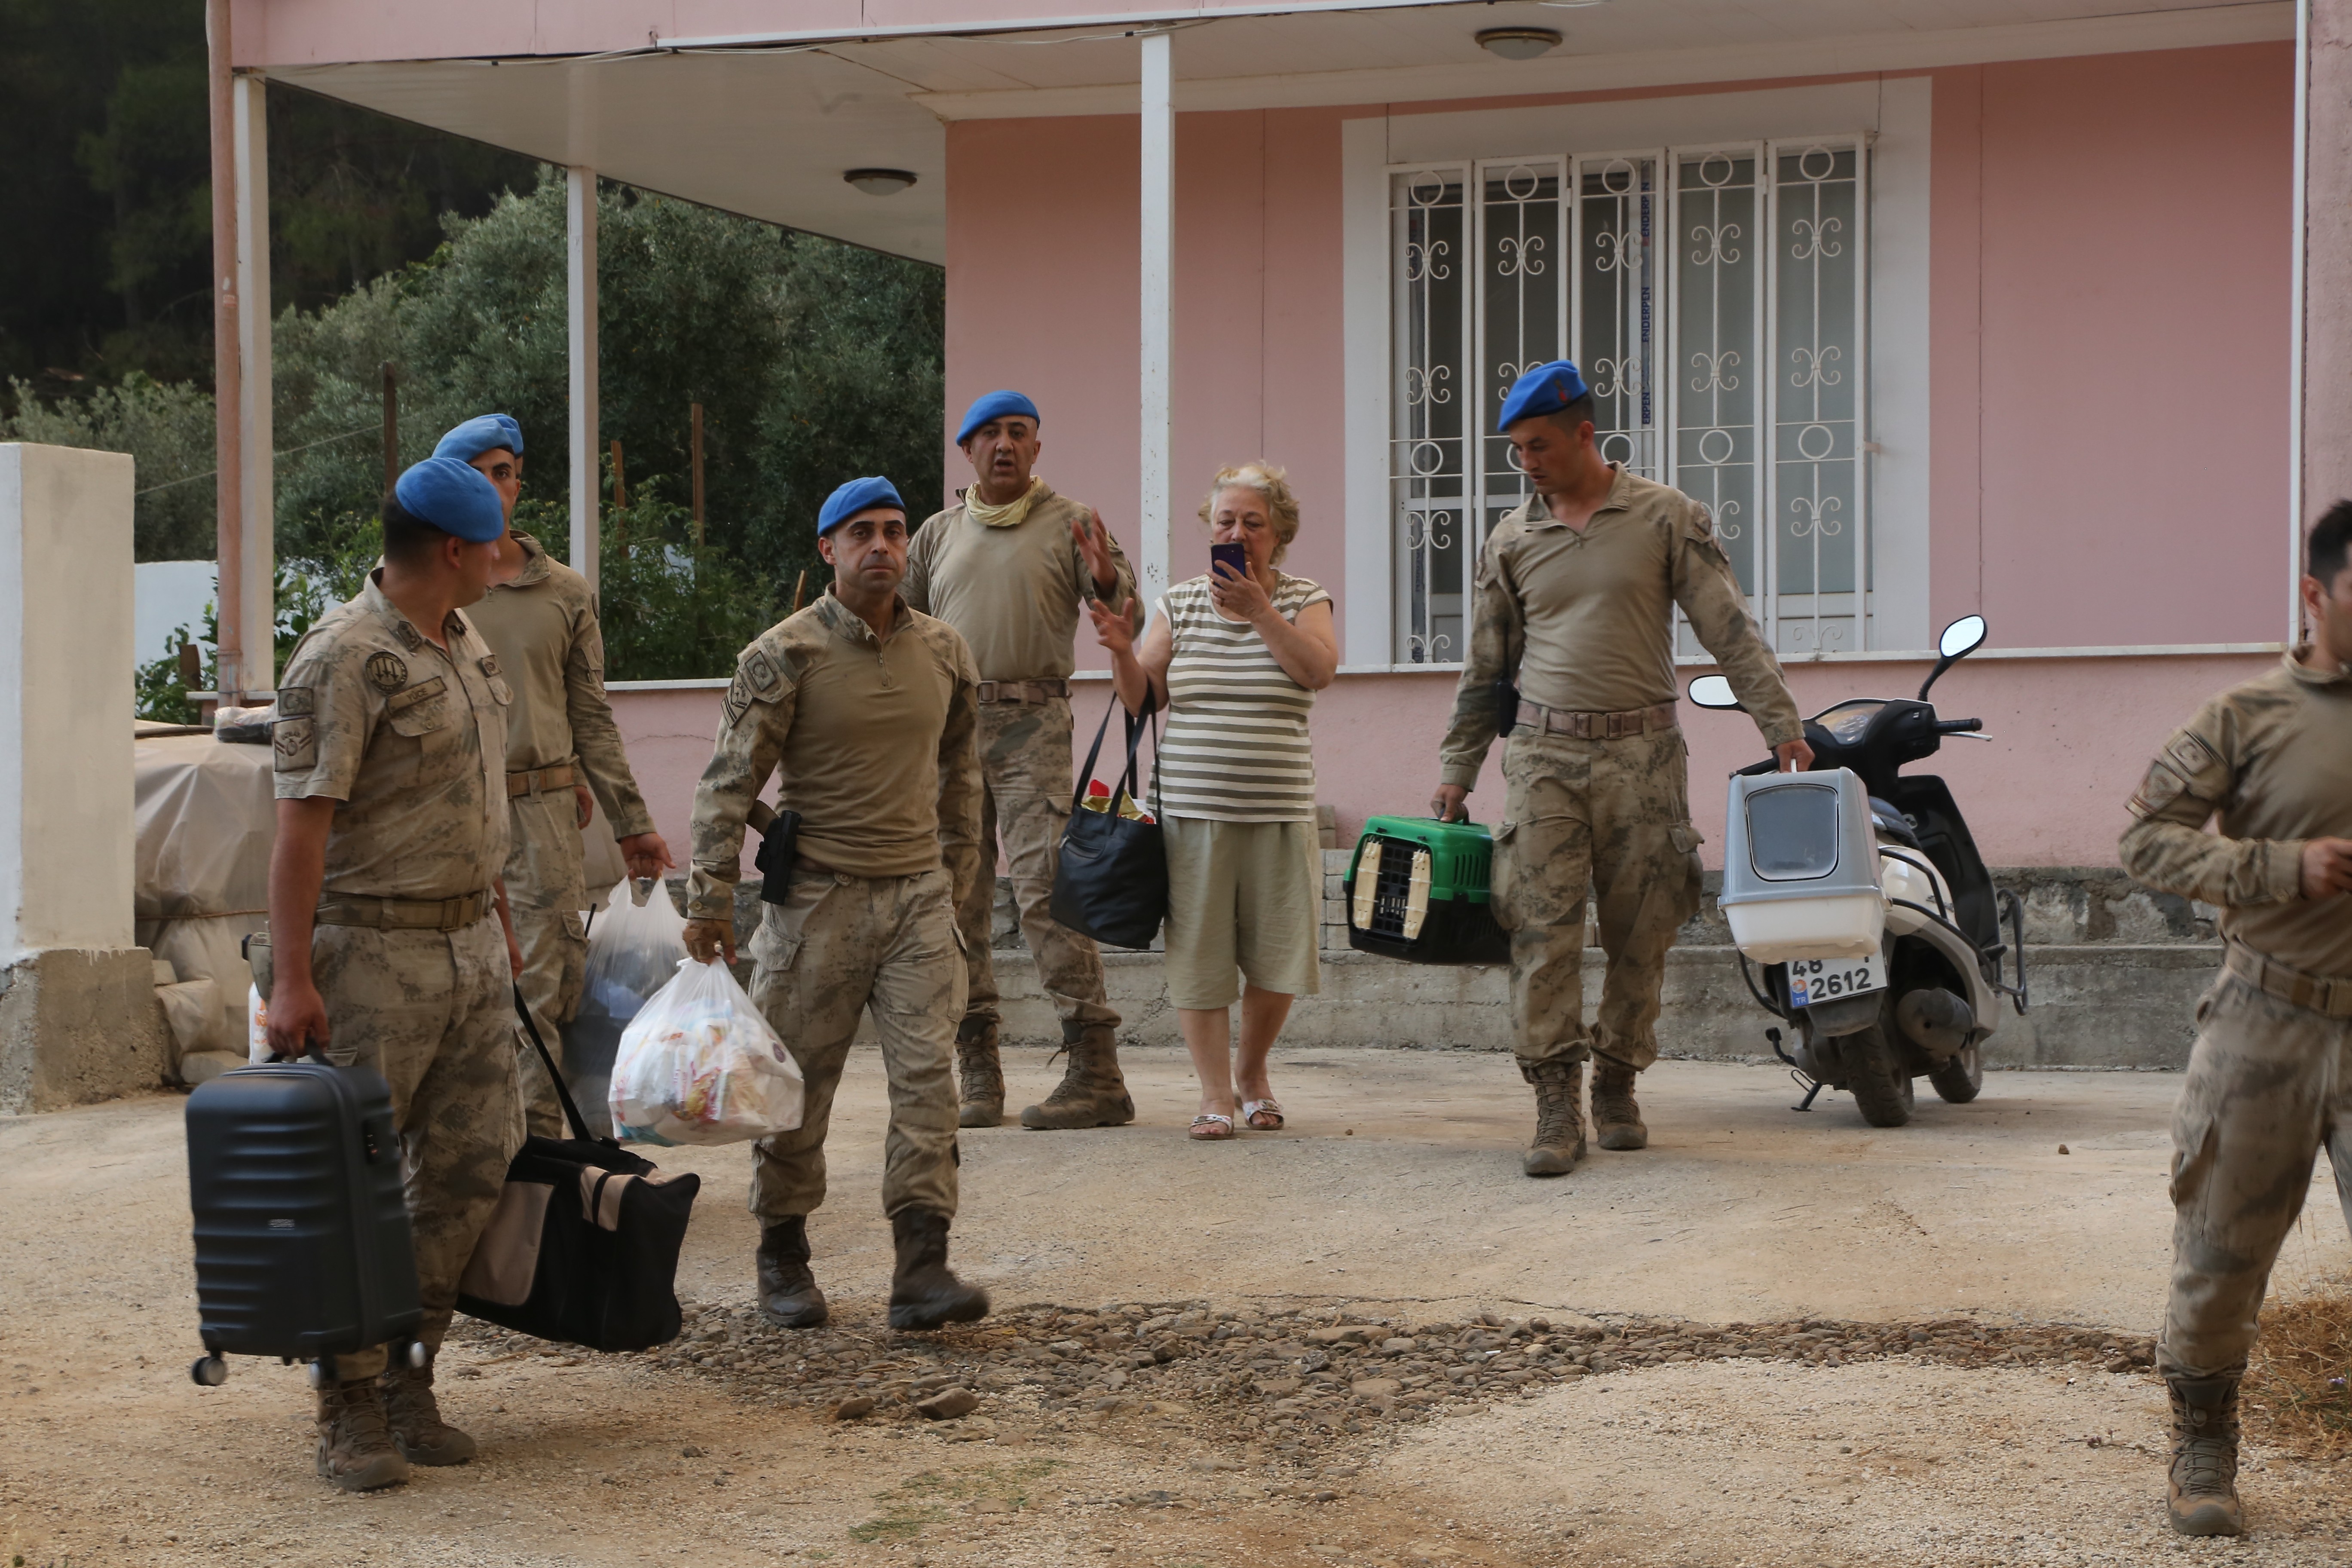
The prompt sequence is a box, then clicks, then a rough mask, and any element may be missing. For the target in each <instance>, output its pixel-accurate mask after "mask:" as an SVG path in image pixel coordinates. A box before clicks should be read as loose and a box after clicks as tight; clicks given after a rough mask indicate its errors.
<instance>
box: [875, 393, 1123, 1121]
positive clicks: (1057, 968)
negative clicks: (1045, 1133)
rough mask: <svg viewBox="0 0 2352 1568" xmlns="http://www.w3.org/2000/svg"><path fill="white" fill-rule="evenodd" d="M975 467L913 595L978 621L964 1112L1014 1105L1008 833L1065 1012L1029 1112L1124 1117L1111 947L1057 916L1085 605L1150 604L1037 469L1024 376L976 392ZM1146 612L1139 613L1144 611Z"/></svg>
mask: <svg viewBox="0 0 2352 1568" xmlns="http://www.w3.org/2000/svg"><path fill="white" fill-rule="evenodd" d="M956 445H957V446H959V447H961V448H963V454H964V456H965V457H966V458H969V459H970V460H971V467H972V475H973V478H972V483H971V487H970V488H969V489H966V490H964V491H963V493H962V494H961V496H959V497H958V498H957V500H956V503H955V504H954V505H952V506H950V507H949V508H948V509H947V510H944V511H940V512H937V513H934V514H933V515H932V516H931V517H930V518H929V519H928V520H927V521H925V522H924V523H923V526H922V528H921V529H920V530H919V531H918V532H917V533H916V535H915V541H914V544H913V546H912V547H911V548H910V549H909V550H908V555H907V582H906V587H905V590H904V592H905V594H906V597H907V603H908V605H912V606H913V607H914V608H915V609H917V610H919V611H921V612H922V613H924V614H926V615H934V616H939V617H940V619H941V620H943V621H945V622H947V623H948V625H950V626H953V627H955V629H956V630H957V631H958V632H961V634H962V635H963V638H964V641H965V642H967V643H968V644H970V645H971V652H972V658H973V659H974V660H975V661H976V662H977V664H978V666H979V668H980V766H981V779H982V790H981V828H980V844H981V855H982V860H983V862H984V865H983V868H982V870H983V874H982V877H981V879H980V880H979V881H977V882H975V883H974V884H973V885H972V888H971V891H970V892H969V893H968V894H967V895H966V896H965V898H964V900H963V902H962V903H961V905H960V906H959V907H958V910H957V919H958V921H959V923H960V924H961V927H962V929H963V940H964V947H965V950H966V951H967V952H969V953H970V954H971V1000H970V1001H969V1002H968V1003H967V1004H966V1005H965V1011H964V1016H963V1021H962V1023H961V1025H960V1026H958V1028H957V1030H956V1067H957V1070H958V1074H959V1076H960V1077H961V1080H962V1095H961V1100H962V1103H961V1108H960V1110H959V1116H958V1120H959V1121H960V1122H961V1125H963V1126H966V1127H994V1126H995V1125H997V1124H998V1123H999V1122H1000V1121H1003V1119H1004V1069H1003V1059H1002V1057H1001V1056H1000V1054H999V1051H998V1047H997V1033H998V1028H999V1025H1000V1023H1001V1016H1000V1015H999V1012H998V1009H997V992H996V966H995V963H994V960H993V957H992V953H991V952H990V948H989V942H990V935H991V931H990V927H991V923H992V915H993V913H994V907H995V901H996V879H995V878H994V877H993V876H992V875H987V874H986V873H987V872H988V871H990V870H992V869H993V868H994V866H995V858H996V846H997V843H998V840H999V839H1000V838H1001V839H1002V840H1003V845H1004V858H1005V859H1006V861H1007V862H1008V863H1009V864H1010V865H1011V867H1012V870H1013V903H1014V905H1015V906H1016V907H1017V908H1018V909H1019V910H1020V912H1021V931H1022V934H1023V935H1024V937H1026V938H1027V939H1028V942H1029V952H1030V953H1031V955H1032V956H1033V957H1034V958H1035V959H1036V961H1037V981H1038V984H1040V985H1042V986H1043V987H1044V988H1045V994H1047V995H1048V996H1051V997H1052V998H1053V999H1054V1010H1055V1012H1056V1013H1057V1014H1059V1015H1060V1016H1061V1024H1062V1050H1063V1051H1064V1052H1066V1053H1067V1054H1068V1057H1069V1061H1068V1066H1067V1068H1066V1071H1065V1072H1064V1073H1063V1076H1062V1081H1061V1082H1060V1083H1059V1084H1057V1085H1055V1088H1054V1090H1053V1092H1052V1093H1050V1094H1048V1095H1047V1096H1046V1097H1045V1100H1044V1101H1043V1102H1042V1103H1040V1104H1036V1105H1033V1106H1030V1107H1029V1108H1028V1109H1027V1110H1024V1111H1022V1113H1021V1125H1022V1126H1024V1127H1030V1128H1039V1129H1069V1128H1080V1127H1115V1126H1119V1125H1122V1124H1124V1123H1126V1122H1129V1121H1134V1120H1135V1101H1134V1100H1132V1099H1130V1098H1129V1095H1128V1092H1127V1080H1126V1079H1125V1078H1124V1077H1123V1076H1121V1074H1120V1072H1119V1068H1118V1014H1117V1013H1116V1012H1114V1011H1112V1009H1111V1007H1110V1006H1109V1005H1108V1003H1107V1002H1106V1001H1105V1000H1104V994H1103V967H1102V955H1101V954H1100V953H1099V952H1097V951H1096V948H1095V944H1094V943H1093V942H1090V941H1088V940H1087V938H1085V937H1083V936H1080V935H1079V934H1078V933H1077V932H1076V931H1071V930H1070V929H1069V928H1068V927H1066V926H1064V925H1061V924H1059V923H1057V922H1056V921H1055V919H1054V916H1053V910H1052V908H1051V904H1052V900H1053V892H1054V873H1055V868H1056V866H1057V865H1058V863H1059V861H1060V858H1061V848H1062V827H1063V824H1064V822H1065V821H1066V819H1067V818H1068V816H1069V814H1070V775H1071V769H1070V672H1071V671H1072V670H1073V669H1075V668H1077V661H1076V657H1075V655H1074V653H1073V651H1072V649H1073V645H1074V642H1075V639H1076V635H1077V627H1078V612H1079V606H1080V605H1083V604H1085V603H1086V602H1087V601H1089V600H1091V601H1095V602H1097V603H1100V604H1102V605H1107V606H1108V607H1110V608H1112V609H1114V610H1116V609H1118V608H1119V607H1120V606H1122V605H1124V606H1127V607H1128V609H1129V614H1130V615H1133V614H1134V612H1135V610H1136V608H1137V607H1138V604H1137V599H1136V595H1135V573H1134V571H1133V569H1132V568H1131V567H1129V565H1128V562H1127V557H1126V555H1125V554H1124V553H1123V552H1121V551H1120V550H1119V547H1118V541H1117V540H1115V539H1113V538H1112V537H1111V536H1110V532H1109V531H1108V529H1106V528H1104V527H1103V521H1102V517H1101V515H1100V514H1099V513H1097V511H1095V510H1094V509H1093V508H1091V507H1088V506H1086V505H1084V504H1083V503H1081V502H1078V501H1075V500H1070V499H1069V498H1068V497H1067V496H1063V495H1057V494H1055V491H1054V489H1053V488H1052V487H1051V486H1049V485H1048V484H1046V483H1045V480H1044V479H1040V478H1038V477H1037V476H1036V475H1035V474H1034V473H1033V472H1032V471H1031V470H1032V469H1033V468H1034V467H1035V466H1036V462H1037V454H1038V451H1039V450H1040V447H1041V442H1040V440H1039V437H1038V415H1037V405H1035V404H1034V403H1033V402H1031V401H1030V400H1029V399H1028V398H1027V397H1026V396H1024V395H1022V394H1020V393H1018V392H992V393H990V394H988V395H986V396H984V397H982V398H981V399H980V400H979V401H978V402H976V403H974V404H973V405H971V409H970V410H969V411H968V412H967V413H966V414H965V415H964V416H963V423H962V425H961V426H959V427H958V428H957V431H956ZM1135 624H1136V625H1137V626H1141V625H1142V623H1141V621H1140V620H1137V621H1136V623H1135Z"/></svg>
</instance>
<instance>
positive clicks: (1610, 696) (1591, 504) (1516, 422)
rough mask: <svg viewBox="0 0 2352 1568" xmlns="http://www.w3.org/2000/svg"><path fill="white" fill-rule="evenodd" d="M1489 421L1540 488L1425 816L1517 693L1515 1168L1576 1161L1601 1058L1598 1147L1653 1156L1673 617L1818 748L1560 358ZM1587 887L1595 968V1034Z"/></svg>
mask: <svg viewBox="0 0 2352 1568" xmlns="http://www.w3.org/2000/svg"><path fill="white" fill-rule="evenodd" d="M1500 428H1501V430H1502V432H1503V434H1504V435H1505V436H1506V437H1508V438H1509V439H1510V442H1511V445H1512V447H1513V448H1514V449H1515V450H1516V451H1517V454H1518V458H1519V461H1520V463H1521V465H1522V466H1523V467H1524V468H1525V469H1526V471H1527V475H1528V483H1529V484H1530V486H1531V487H1532V488H1533V489H1534V490H1535V493H1534V494H1533V495H1531V496H1529V497H1528V500H1526V501H1525V502H1524V503H1522V504H1521V505H1520V506H1518V507H1517V508H1516V509H1515V510H1512V511H1511V512H1510V513H1509V515H1507V516H1506V517H1505V518H1504V519H1503V521H1501V522H1500V523H1499V524H1497V525H1496V528H1495V531H1493V532H1492V533H1491V534H1489V535H1488V536H1487V540H1486V552H1485V554H1484V555H1483V556H1481V557H1480V559H1479V563H1478V574H1477V581H1476V586H1475V590H1474V596H1473V600H1472V611H1471V614H1472V616H1473V620H1472V625H1471V631H1470V655H1469V658H1468V659H1467V660H1466V661H1465V663H1464V665H1463V667H1462V679H1461V684H1460V686H1459V687H1458V688H1457V689H1456V691H1455V695H1454V719H1453V722H1452V724H1451V725H1450V726H1449V727H1448V729H1447V730H1446V733H1445V741H1444V747H1443V750H1442V752H1441V753H1440V756H1441V761H1442V764H1443V765H1442V768H1441V770H1440V773H1439V777H1440V780H1441V783H1440V784H1439V785H1438V789H1437V793H1436V795H1435V796H1434V797H1433V799H1432V801H1431V802H1430V809H1431V811H1432V812H1433V814H1435V815H1436V816H1439V817H1441V818H1444V819H1447V820H1454V819H1458V818H1461V817H1463V816H1465V815H1466V802H1465V797H1466V796H1467V795H1468V794H1469V792H1470V789H1471V787H1472V786H1473V785H1475V784H1476V783H1477V781H1478V771H1479V769H1480V768H1481V767H1482V766H1484V765H1485V763H1486V748H1487V747H1488V746H1489V745H1490V744H1491V743H1492V742H1493V741H1494V739H1495V735H1496V729H1497V723H1496V700H1497V689H1498V686H1500V685H1502V684H1503V683H1507V682H1514V681H1515V682H1516V683H1517V691H1518V693H1519V697H1520V700H1519V704H1518V717H1517V723H1516V724H1515V725H1514V726H1513V728H1512V729H1511V731H1510V734H1509V738H1508V739H1507V741H1506V742H1505V744H1504V749H1503V781H1504V786H1505V794H1504V797H1503V820H1502V821H1501V822H1500V823H1498V824H1496V827H1495V860H1494V874H1493V875H1494V880H1493V899H1494V910H1495V915H1496V920H1497V921H1499V922H1500V923H1501V924H1502V926H1503V927H1504V929H1505V930H1507V931H1509V932H1510V933H1511V1026H1512V1033H1513V1037H1514V1043H1515V1046H1516V1048H1517V1054H1518V1061H1519V1073H1520V1076H1521V1077H1523V1078H1525V1079H1527V1081H1528V1083H1530V1084H1531V1085H1533V1086H1534V1088H1535V1091H1536V1135H1535V1141H1534V1142H1533V1143H1532V1144H1531V1145H1530V1146H1529V1148H1528V1152H1527V1156H1526V1159H1525V1160H1524V1162H1523V1168H1524V1169H1525V1170H1526V1172H1527V1173H1528V1175H1530V1176H1559V1175H1565V1174H1567V1173H1569V1172H1570V1171H1572V1170H1574V1169H1575V1168H1576V1163H1577V1161H1578V1160H1580V1158H1582V1157H1583V1153H1584V1122H1583V1107H1582V1105H1581V1103H1580V1101H1581V1098H1582V1093H1583V1088H1584V1083H1583V1079H1584V1062H1585V1058H1586V1057H1587V1056H1588V1055H1590V1056H1593V1057H1596V1058H1598V1060H1597V1063H1596V1065H1595V1068H1594V1071H1593V1081H1592V1120H1593V1122H1594V1131H1595V1134H1596V1137H1597V1139H1598V1141H1599V1142H1600V1144H1601V1147H1602V1148H1604V1149H1639V1148H1642V1147H1643V1146H1644V1145H1645V1144H1647V1143H1648V1142H1649V1129H1648V1128H1647V1127H1646V1126H1644V1125H1643V1121H1642V1115H1641V1108H1640V1106H1639V1105H1638V1104H1637V1103H1636V1101H1635V1100H1634V1097H1633V1083H1634V1078H1635V1075H1636V1074H1638V1073H1640V1072H1641V1071H1642V1070H1643V1068H1646V1067H1648V1066H1649V1065H1650V1064H1651V1063H1652V1062H1653V1061H1654V1060H1656V1059H1657V1055H1658V1042H1657V1037H1656V1033H1655V1026H1656V1023H1657V1018H1658V994H1659V991H1660V988H1661V987H1662V986H1663V985H1664V982H1665V962H1666V950H1667V949H1668V948H1670V947H1672V946H1673V945H1674V940H1675V931H1676V930H1677V929H1678V928H1679V927H1680V926H1681V925H1682V923H1683V922H1684V921H1686V920H1688V919H1690V917H1691V916H1692V915H1693V914H1695V913H1696V912H1697V910H1698V904H1699V894H1700V881H1699V878H1700V870H1699V858H1698V846H1699V844H1700V842H1701V840H1700V837H1699V834H1698V832H1697V831H1696V829H1695V828H1693V827H1692V826H1691V822H1690V792H1689V779H1688V773H1689V766H1688V763H1689V759H1688V753H1687V752H1685V749H1684V746H1683V737H1682V731H1681V730H1680V728H1679V727H1678V726H1677V725H1676V723H1675V660H1674V652H1675V650H1674V610H1675V606H1676V605H1680V606H1681V608H1682V611H1683V614H1684V615H1685V616H1686V617H1688V619H1689V621H1690V625H1691V629H1692V631H1693V632H1695V633H1696V635H1697V637H1698V639H1699V641H1700V642H1701V643H1703V644H1704V645H1706V649H1707V651H1708V652H1710V653H1712V654H1713V655H1715V657H1716V659H1717V662H1718V663H1719V664H1721V665H1722V667H1723V672H1724V674H1725V675H1726V676H1727V677H1729V678H1730V680H1731V684H1732V687H1733V689H1735V690H1736V691H1738V694H1739V698H1740V700H1741V702H1742V703H1743V704H1744V705H1745V706H1746V708H1747V710H1748V712H1749V713H1750V714H1752V715H1754V716H1755V719H1756V722H1757V727H1758V728H1759V729H1760V730H1762V731H1764V739H1765V741H1766V742H1767V743H1769V745H1770V746H1771V747H1772V749H1773V750H1774V752H1776V753H1777V754H1778V755H1779V756H1780V763H1781V765H1782V766H1783V767H1790V768H1802V767H1805V766H1806V765H1807V764H1809V763H1811V761H1812V752H1811V748H1810V747H1808V746H1807V745H1806V744H1805V742H1804V740H1803V738H1802V726H1801V722H1800V721H1799V719H1798V716H1797V707H1796V703H1795V702H1794V700H1791V699H1790V696H1789V689H1788V686H1787V684H1786V683H1785V682H1784V681H1783V680H1782V679H1781V676H1780V663H1779V661H1778V660H1776V659H1775V658H1773V657H1772V653H1771V650H1770V649H1769V648H1768V647H1765V646H1764V643H1763V640H1762V639H1761V638H1760V637H1759V636H1758V635H1757V631H1756V624H1755V623H1754V622H1753V621H1752V620H1750V619H1749V618H1748V609H1747V601H1746V599H1745V598H1744V597H1743V595H1741V593H1740V590H1739V583H1738V579H1737V578H1736V577H1734V576H1733V574H1732V571H1731V565H1730V563H1729V562H1728V561H1727V560H1726V559H1725V558H1724V553H1723V550H1722V547H1721V546H1720V545H1718V544H1717V542H1716V538H1715V529H1714V526H1713V524H1712V522H1711V521H1710V520H1709V519H1708V517H1707V512H1706V508H1705V507H1703V506H1701V505H1700V504H1699V503H1698V502H1696V501H1695V500H1691V499H1690V497H1688V496H1686V495H1684V494H1683V493H1681V492H1680V491H1679V490H1675V489H1668V488H1667V487H1666V486H1664V485H1661V484H1655V483H1653V482H1652V481H1650V480H1648V479H1637V478H1635V477H1634V476H1633V475H1632V474H1630V473H1627V472H1625V471H1624V470H1623V469H1622V468H1618V467H1617V466H1616V465H1614V464H1612V463H1611V462H1609V461H1608V460H1606V459H1605V458H1602V457H1601V453H1600V450H1599V448H1598V447H1596V446H1595V445H1594V444H1593V438H1592V400H1591V395H1590V394H1589V393H1588V392H1587V391H1586V389H1585V385H1584V382H1583V378H1582V377H1581V376H1580V375H1579V374H1577V369H1576V366H1574V365H1573V364H1571V363H1569V362H1568V361H1566V360H1559V361H1555V362H1553V363H1549V364H1544V365H1538V366H1537V367H1536V368H1535V369H1533V370H1530V371H1529V372H1528V373H1527V374H1525V375H1524V376H1522V377H1520V378H1519V381H1518V383H1517V384H1516V385H1515V386H1513V387H1512V389H1511V394H1510V396H1509V397H1508V398H1507V400H1506V401H1505V402H1504V405H1503V409H1502V416H1501V421H1500ZM1588 889H1589V890H1590V891H1591V894H1592V896H1593V901H1594V905H1595V910H1596V914H1597V916H1598V923H1599V925H1600V929H1601V947H1602V949H1603V950H1604V951H1605V952H1607V953H1608V955H1609V967H1608V973H1607V977H1606V979H1605V980H1604V981H1603V982H1602V986H1601V1013H1600V1017H1599V1020H1598V1021H1597V1022H1596V1024H1595V1025H1594V1026H1593V1029H1592V1032H1591V1036H1590V1037H1587V1035H1586V1032H1585V1027H1584V910H1585V899H1586V895H1587V891H1588Z"/></svg>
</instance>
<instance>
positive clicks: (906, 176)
mask: <svg viewBox="0 0 2352 1568" xmlns="http://www.w3.org/2000/svg"><path fill="white" fill-rule="evenodd" d="M841 177H842V178H843V179H845V180H846V181H848V182H849V183H850V184H853V185H856V187H857V188H858V189H859V190H861V191H864V192H865V193H866V195H869V196H895V195H898V193H899V192H900V191H903V190H905V189H906V188H907V187H908V185H911V184H914V183H915V176H914V174H912V173H911V172H909V171H908V170H906V169H852V170H850V171H849V172H848V173H847V174H844V175H842V176H841Z"/></svg>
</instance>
